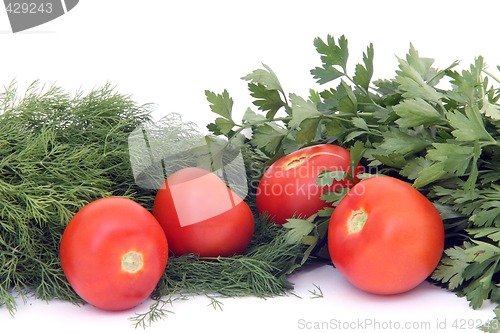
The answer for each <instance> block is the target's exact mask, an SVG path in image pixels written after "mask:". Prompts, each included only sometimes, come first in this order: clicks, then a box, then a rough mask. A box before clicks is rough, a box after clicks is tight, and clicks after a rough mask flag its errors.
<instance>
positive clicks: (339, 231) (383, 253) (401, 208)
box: [328, 176, 444, 294]
mask: <svg viewBox="0 0 500 333" xmlns="http://www.w3.org/2000/svg"><path fill="white" fill-rule="evenodd" d="M328 249H329V251H330V257H331V259H332V262H333V264H334V265H335V267H336V268H337V269H338V271H339V272H340V273H342V274H343V275H344V276H345V277H346V279H347V280H349V281H350V282H351V283H352V284H353V285H355V286H357V287H358V288H360V289H362V290H365V291H367V292H371V293H375V294H398V293H402V292H405V291H408V290H410V289H413V288H414V287H416V286H417V285H419V284H420V283H421V282H423V281H424V280H425V279H426V278H427V277H428V276H429V275H430V274H431V273H432V272H433V271H434V269H435V268H436V266H437V265H438V263H439V261H440V259H441V256H442V253H443V249H444V225H443V221H442V219H441V216H440V215H439V212H438V211H437V209H436V208H435V207H434V205H433V204H432V203H431V202H430V201H429V200H428V199H427V198H426V197H425V196H424V195H423V194H421V193H420V192H419V191H418V190H416V189H415V188H413V187H412V186H410V185H409V184H407V183H405V182H403V181H401V180H399V179H396V178H393V177H389V176H376V177H373V178H367V179H365V180H362V181H360V182H359V183H357V184H356V185H355V186H354V187H353V188H351V189H350V191H349V193H348V194H347V195H346V196H345V197H344V198H343V199H342V200H341V201H340V203H339V205H338V206H337V207H336V208H335V210H334V212H333V214H332V216H331V219H330V223H329V229H328Z"/></svg>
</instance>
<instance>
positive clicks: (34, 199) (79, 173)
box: [0, 82, 151, 313]
mask: <svg viewBox="0 0 500 333" xmlns="http://www.w3.org/2000/svg"><path fill="white" fill-rule="evenodd" d="M0 107H1V110H0V305H4V306H6V308H7V309H8V310H9V312H11V313H13V312H14V311H15V309H16V298H17V297H21V298H25V297H26V296H34V297H37V298H41V299H44V300H48V299H52V298H59V299H63V300H68V301H71V302H82V301H81V299H80V298H79V297H78V296H77V295H76V294H75V293H74V292H73V290H72V289H71V287H70V286H69V284H68V282H67V280H66V278H65V276H64V273H63V271H62V268H61V265H60V261H59V242H60V238H61V235H62V232H63V231H64V228H65V226H66V224H67V223H68V222H69V221H70V220H71V218H72V216H73V215H74V213H75V212H76V211H78V210H79V209H80V208H81V207H83V206H84V205H86V204H87V203H89V202H91V201H93V200H95V199H98V198H101V197H106V196H110V195H117V196H127V197H130V198H133V199H135V200H137V201H139V202H142V203H144V204H146V203H148V202H150V200H151V199H150V195H149V194H148V193H146V192H145V191H143V190H142V189H139V188H137V187H136V186H135V184H134V182H133V181H131V179H132V180H133V177H132V170H131V168H130V162H129V157H128V149H127V140H128V133H129V132H131V131H132V130H133V129H134V128H136V127H137V126H139V124H141V123H144V122H148V121H150V110H149V107H148V106H138V105H136V103H134V102H133V101H132V100H131V98H130V97H128V96H124V95H121V94H118V93H116V92H114V89H113V88H112V87H111V86H110V85H105V86H103V87H101V88H99V89H96V90H93V91H91V92H90V93H88V94H86V95H84V94H82V93H78V94H76V95H75V96H71V95H70V94H68V93H66V92H64V91H63V90H62V89H61V88H59V87H56V86H50V87H43V86H40V84H39V83H38V82H35V83H33V84H32V85H31V86H29V87H28V89H27V91H26V92H25V93H24V94H20V93H19V92H18V91H17V86H16V84H14V83H12V84H11V85H10V86H8V87H6V88H5V91H4V92H3V93H2V94H1V95H0Z"/></svg>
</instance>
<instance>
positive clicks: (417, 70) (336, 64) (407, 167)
mask: <svg viewBox="0 0 500 333" xmlns="http://www.w3.org/2000/svg"><path fill="white" fill-rule="evenodd" d="M314 46H315V48H316V50H317V52H318V54H319V56H320V62H321V64H320V65H318V66H317V67H315V68H313V69H312V70H311V75H312V76H313V78H314V79H315V80H316V81H317V83H319V84H320V85H321V86H323V87H325V88H324V89H323V90H320V91H315V90H311V91H310V95H309V96H308V97H302V96H298V95H296V94H294V93H288V94H286V93H285V92H284V91H283V89H282V86H281V84H279V80H278V79H277V76H276V74H275V73H274V72H273V71H272V70H271V68H270V66H267V65H264V68H263V69H259V70H256V71H254V72H252V73H251V74H249V75H247V76H245V77H244V79H246V80H250V84H251V85H249V89H250V93H251V96H253V97H254V98H255V100H254V106H257V107H258V110H256V111H253V110H252V109H251V108H249V110H248V111H247V116H246V117H245V119H244V121H243V123H242V124H238V122H237V121H234V120H231V121H232V122H234V126H233V128H231V130H233V133H236V134H239V133H240V132H241V129H243V128H245V129H251V132H252V134H251V135H250V137H249V138H248V139H247V140H246V141H244V144H245V145H246V146H247V147H249V148H250V149H251V150H252V151H254V152H256V153H258V154H261V155H262V156H266V157H267V158H268V162H267V163H271V162H272V161H273V160H275V159H276V158H278V157H280V156H282V155H284V154H287V153H289V152H292V151H294V150H297V149H300V148H302V147H304V146H307V145H313V144H318V143H325V142H330V143H336V144H339V145H342V146H345V147H347V148H348V149H350V150H351V153H352V155H351V156H352V159H353V160H352V161H351V165H355V164H356V163H357V162H358V161H362V163H363V164H364V165H365V166H366V168H367V172H369V173H380V174H388V175H392V176H395V177H399V178H402V179H404V180H406V181H408V182H410V183H412V184H413V186H414V187H415V188H417V189H419V190H420V191H421V192H422V193H423V194H424V195H426V196H427V198H429V200H431V201H432V202H433V203H434V204H435V206H436V207H437V208H438V209H439V211H440V213H441V215H442V217H443V220H444V223H445V230H446V250H445V252H444V254H443V258H442V260H441V263H440V264H439V266H438V267H437V269H436V270H435V272H434V273H433V274H432V276H431V277H430V279H431V280H432V281H434V282H435V283H436V284H438V285H440V286H443V287H445V288H448V289H449V290H451V291H454V292H455V293H456V294H457V295H459V296H463V297H466V298H467V300H468V301H469V302H470V305H471V307H473V308H479V307H480V306H481V305H482V304H483V302H484V301H485V300H490V301H493V302H497V303H499V302H500V290H499V286H500V273H499V271H500V266H499V262H500V171H499V170H500V104H499V100H500V89H499V88H498V84H499V83H500V80H499V79H498V78H497V76H495V74H494V73H493V72H491V71H490V70H489V69H488V66H487V65H486V63H485V61H484V59H483V58H482V57H481V56H479V57H477V58H476V59H475V61H474V63H472V64H470V66H469V67H468V68H466V69H463V70H461V71H459V70H457V67H458V66H459V65H460V64H459V62H458V61H455V62H453V63H451V64H450V65H449V66H448V67H446V68H444V69H438V68H435V67H434V60H433V59H432V58H426V57H422V56H420V54H419V53H418V51H417V50H416V48H415V47H414V46H413V45H410V49H409V51H408V54H406V56H405V57H396V61H397V62H398V65H399V67H398V69H397V70H396V72H395V75H394V77H393V78H389V79H379V80H373V78H372V76H373V59H374V47H373V45H372V44H370V45H369V46H368V47H367V49H366V52H364V53H363V57H362V63H359V64H355V66H354V68H355V71H354V75H351V74H350V73H349V72H348V68H350V67H349V66H348V65H349V61H350V58H349V55H350V54H349V49H348V40H347V39H346V38H345V37H344V36H341V37H340V38H338V39H335V38H334V37H333V36H330V35H329V36H327V38H326V40H323V39H321V38H316V39H315V40H314ZM496 69H497V70H500V66H497V67H496ZM259 111H260V112H262V111H263V112H265V114H264V115H260V114H259ZM280 112H281V114H280ZM216 113H219V112H217V111H216ZM249 115H252V116H251V117H250V116H249ZM224 130H225V128H224V127H217V128H215V131H213V132H214V133H217V132H224ZM228 137H229V139H231V136H228ZM344 176H346V175H340V174H337V173H324V174H322V175H321V176H320V177H319V179H318V184H320V185H327V184H329V183H331V182H332V181H333V180H334V179H338V178H339V177H344ZM366 176H369V175H366ZM345 192H346V191H343V192H339V193H326V194H324V195H323V199H324V200H325V201H326V202H328V203H331V205H332V207H328V208H327V209H323V210H321V211H320V212H318V213H317V214H315V215H314V216H312V217H309V218H307V217H306V218H305V219H304V220H302V222H303V223H302V224H301V223H300V222H301V220H299V219H293V220H291V221H290V222H289V223H288V224H287V227H286V228H288V229H289V233H290V237H291V238H293V239H294V240H301V241H302V242H303V243H304V244H305V245H309V247H308V248H307V249H308V251H309V252H308V255H309V254H310V255H311V256H310V257H309V258H310V259H312V258H321V255H320V253H321V251H322V250H321V249H322V248H323V250H324V245H325V242H324V240H325V234H326V227H325V225H327V223H326V221H327V220H328V218H329V216H330V214H331V212H332V211H333V209H334V207H335V205H336V204H337V203H338V201H339V200H340V199H341V198H342V197H343V195H345ZM311 237H312V238H311ZM311 244H313V245H312V246H314V247H315V249H314V250H311ZM499 312H500V307H498V308H497V310H496V311H495V313H499ZM497 319H498V317H497V318H496V319H495V320H497Z"/></svg>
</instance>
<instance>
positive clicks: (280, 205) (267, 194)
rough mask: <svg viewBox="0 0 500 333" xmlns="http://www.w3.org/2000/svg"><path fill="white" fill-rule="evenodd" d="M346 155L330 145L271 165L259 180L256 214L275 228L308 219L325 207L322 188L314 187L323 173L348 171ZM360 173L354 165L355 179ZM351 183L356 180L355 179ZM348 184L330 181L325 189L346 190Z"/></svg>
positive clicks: (287, 156)
mask: <svg viewBox="0 0 500 333" xmlns="http://www.w3.org/2000/svg"><path fill="white" fill-rule="evenodd" d="M349 165H350V153H349V151H348V150H347V149H345V148H342V147H340V146H337V145H332V144H319V145H316V146H311V147H306V148H302V149H299V150H297V151H295V152H293V153H291V154H288V155H286V156H283V157H282V158H280V159H278V160H277V161H275V162H274V163H273V164H272V165H271V166H270V167H269V168H268V169H267V170H266V172H265V173H264V175H263V176H262V178H261V180H260V182H259V186H258V188H257V192H256V203H257V210H258V212H259V214H267V215H268V216H269V218H270V219H271V220H272V221H273V222H275V223H278V224H283V223H285V222H286V220H287V219H289V218H291V217H293V216H295V217H299V216H300V217H303V218H304V217H309V216H311V215H313V214H315V213H317V212H318V211H319V210H320V209H322V208H324V207H326V203H325V201H323V200H321V199H320V196H321V195H322V194H323V193H324V191H325V190H326V187H320V186H318V185H317V184H316V182H317V179H318V175H319V174H320V173H321V172H322V171H325V170H330V171H349ZM361 172H362V167H361V165H358V167H357V168H356V170H355V172H354V174H355V176H356V175H357V174H359V173H361ZM355 180H357V179H356V178H355ZM350 186H352V182H350V181H349V180H347V179H346V180H342V181H334V182H333V184H332V186H331V187H330V188H329V190H331V191H335V190H336V189H337V188H339V187H350Z"/></svg>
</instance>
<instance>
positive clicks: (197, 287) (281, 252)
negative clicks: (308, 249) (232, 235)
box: [130, 218, 305, 327]
mask: <svg viewBox="0 0 500 333" xmlns="http://www.w3.org/2000/svg"><path fill="white" fill-rule="evenodd" d="M286 233H287V231H286V229H284V228H282V227H281V226H279V225H277V224H271V223H268V222H267V220H266V219H265V218H257V219H256V230H255V233H254V237H253V240H252V242H251V244H250V246H249V248H248V249H247V251H246V252H245V253H244V254H241V255H237V256H233V257H217V258H200V257H198V256H196V255H192V254H186V255H183V256H178V257H175V256H174V257H170V258H169V262H168V264H167V269H166V270H165V273H164V274H163V277H162V279H161V280H160V282H159V283H158V285H157V287H156V289H155V291H154V292H153V294H152V298H153V300H154V302H153V303H152V304H151V305H150V307H149V310H148V311H147V312H145V313H140V314H137V315H136V316H134V317H132V318H130V319H131V320H132V321H133V323H134V324H135V326H136V327H147V326H150V325H151V324H152V323H153V322H156V321H158V320H159V319H162V318H164V317H166V316H168V314H169V313H171V312H172V311H171V310H169V309H167V308H166V307H167V306H172V305H173V304H174V303H175V302H177V301H180V300H186V299H189V296H195V295H204V296H207V297H208V298H209V299H210V302H211V304H212V305H213V306H214V308H220V307H221V305H222V304H221V302H220V299H221V298H227V297H248V296H253V297H261V298H268V297H276V296H284V295H288V294H293V284H292V283H291V282H290V281H289V280H288V276H289V275H290V274H291V273H293V272H294V271H296V270H298V269H300V267H301V264H300V262H301V258H302V257H303V255H304V249H305V248H304V246H303V245H301V244H300V243H290V242H288V241H287V237H286Z"/></svg>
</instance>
